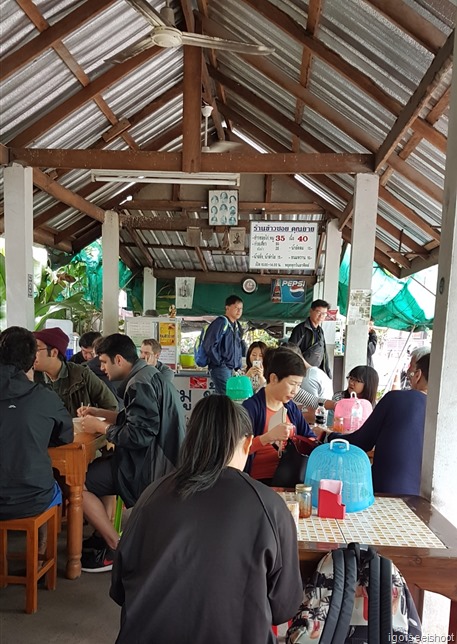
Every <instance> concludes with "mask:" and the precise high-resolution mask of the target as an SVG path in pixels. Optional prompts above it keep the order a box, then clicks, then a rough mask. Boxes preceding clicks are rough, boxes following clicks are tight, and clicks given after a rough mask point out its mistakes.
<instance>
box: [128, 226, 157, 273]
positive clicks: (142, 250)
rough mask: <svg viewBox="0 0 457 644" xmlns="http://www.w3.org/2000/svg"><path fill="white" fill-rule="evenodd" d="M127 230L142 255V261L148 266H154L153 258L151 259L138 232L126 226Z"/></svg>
mask: <svg viewBox="0 0 457 644" xmlns="http://www.w3.org/2000/svg"><path fill="white" fill-rule="evenodd" d="M128 232H129V234H130V236H131V237H132V239H133V241H134V242H135V244H136V246H137V247H138V250H139V251H140V253H141V255H142V256H143V258H144V261H145V262H146V266H149V268H154V260H153V259H152V256H151V253H150V252H149V251H148V249H147V247H146V246H145V244H144V241H143V240H142V239H141V237H140V235H139V233H138V232H137V231H136V230H134V229H133V228H128Z"/></svg>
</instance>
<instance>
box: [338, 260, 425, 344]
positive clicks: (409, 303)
mask: <svg viewBox="0 0 457 644" xmlns="http://www.w3.org/2000/svg"><path fill="white" fill-rule="evenodd" d="M349 262H350V253H349V250H346V253H345V255H344V258H343V261H342V262H341V266H340V276H339V285H338V306H339V308H340V312H341V313H342V314H343V315H346V314H347V302H348V290H349V273H350V266H349ZM413 286H414V283H413V277H407V278H403V279H398V278H396V277H394V276H393V275H390V274H388V273H387V272H386V271H385V270H384V269H383V268H381V267H380V266H378V264H376V263H373V277H372V280H371V290H372V296H371V297H372V299H371V312H372V316H373V320H374V324H375V325H376V326H384V327H389V328H390V329H398V330H400V331H409V330H411V329H412V328H413V327H414V328H416V329H420V328H421V327H427V328H432V327H433V317H431V318H427V316H426V314H425V312H424V310H423V308H422V307H421V306H420V305H419V302H418V301H417V299H416V298H415V297H414V295H413V294H412V292H411V291H412V288H413ZM414 290H415V291H417V292H418V296H419V293H421V295H420V297H423V298H425V297H426V296H427V294H426V292H425V290H422V291H421V290H420V289H417V287H416V288H415V289H414ZM424 304H425V300H424Z"/></svg>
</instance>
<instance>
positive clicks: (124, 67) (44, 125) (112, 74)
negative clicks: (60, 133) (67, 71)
mask: <svg viewBox="0 0 457 644" xmlns="http://www.w3.org/2000/svg"><path fill="white" fill-rule="evenodd" d="M162 52H163V49H162V48H161V47H151V48H150V49H147V50H145V51H143V52H141V54H137V55H136V56H134V57H133V58H130V59H129V60H126V61H124V62H123V63H119V64H118V65H114V66H113V67H112V68H111V69H109V70H108V71H107V72H105V73H104V74H101V75H100V76H98V77H97V78H96V79H95V80H93V81H92V82H91V83H89V85H87V86H86V87H83V88H82V89H81V90H80V91H79V92H77V93H76V94H74V95H73V96H70V97H69V98H67V99H66V100H65V101H63V103H60V105H57V107H55V108H54V109H52V110H51V111H50V112H48V113H47V114H45V115H44V116H42V117H41V118H39V119H38V120H37V121H35V122H34V123H32V124H31V125H29V127H27V128H26V129H25V130H23V131H22V132H21V133H20V134H18V135H16V136H15V137H14V138H13V139H12V140H11V141H10V143H9V145H10V146H12V147H21V146H24V145H29V144H30V143H32V142H33V141H35V139H37V138H38V137H40V136H41V135H42V134H44V133H45V132H47V131H48V130H49V129H51V128H52V127H54V126H55V125H57V123H60V122H61V121H63V120H64V119H66V118H67V117H68V116H69V115H70V114H73V112H75V111H76V110H78V109H80V108H81V107H82V106H83V105H85V104H86V103H88V102H89V101H91V100H92V99H94V97H96V96H97V94H100V93H102V92H104V91H105V90H106V89H108V88H109V87H111V86H112V85H114V84H115V83H117V82H118V81H119V80H120V79H121V78H123V77H124V76H127V75H128V74H129V73H130V72H132V71H133V70H135V69H136V68H137V67H139V66H140V65H143V64H144V63H145V62H147V61H148V60H150V59H151V58H154V56H157V55H159V54H160V53H162ZM50 167H53V164H50Z"/></svg>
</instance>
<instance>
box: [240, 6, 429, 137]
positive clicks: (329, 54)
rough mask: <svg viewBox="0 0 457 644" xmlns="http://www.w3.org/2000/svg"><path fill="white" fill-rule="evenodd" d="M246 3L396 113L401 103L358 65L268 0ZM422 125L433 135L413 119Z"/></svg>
mask: <svg viewBox="0 0 457 644" xmlns="http://www.w3.org/2000/svg"><path fill="white" fill-rule="evenodd" d="M243 1H244V2H245V3H246V4H247V5H249V6H250V7H252V8H253V9H255V10H256V11H258V13H259V14H260V15H262V16H263V17H264V18H265V19H266V20H270V21H271V22H273V23H274V24H275V26H276V27H279V28H280V29H282V30H283V31H284V32H285V33H286V34H287V35H288V36H290V37H291V38H293V39H294V40H296V41H297V42H298V43H300V44H301V45H302V46H303V47H306V48H307V49H309V51H311V53H312V54H313V55H315V56H318V57H319V58H320V59H321V60H323V61H324V62H326V63H327V65H329V66H330V67H332V68H333V69H335V71H337V72H338V73H339V74H341V75H342V76H343V77H345V78H347V80H348V81H349V82H350V83H353V84H354V85H356V86H357V87H359V88H360V89H361V90H362V91H363V92H365V93H366V94H367V95H368V96H371V97H372V98H373V99H374V100H375V101H377V102H378V103H380V104H381V105H382V106H383V107H384V108H385V109H386V110H388V111H390V112H392V113H393V114H395V115H397V116H398V115H399V114H400V113H401V111H402V110H403V105H402V104H401V103H400V101H398V100H397V99H395V98H394V97H393V96H391V95H390V94H388V93H387V92H386V91H384V90H383V89H382V88H381V87H379V86H378V85H376V83H375V82H374V81H373V80H372V79H371V78H370V77H369V76H368V75H366V74H364V73H363V72H361V71H360V70H359V69H357V68H356V67H354V66H353V65H351V64H350V63H348V62H347V61H346V60H345V59H344V58H343V57H342V56H340V55H339V54H337V53H336V52H335V51H333V50H332V49H330V47H327V46H326V45H324V43H322V42H321V41H319V40H318V39H317V38H314V37H313V36H311V34H309V33H308V32H307V31H306V30H304V29H303V28H302V27H301V25H299V24H298V23H296V22H295V21H294V20H293V19H292V18H291V17H290V16H289V15H288V14H287V13H285V12H284V11H281V9H279V8H278V7H276V6H275V5H274V4H272V3H271V2H265V0H243ZM419 124H420V125H421V126H422V128H423V136H424V137H425V138H427V139H428V138H429V137H432V138H435V133H436V130H435V129H434V128H433V127H432V126H431V125H430V124H429V123H427V122H426V121H423V120H421V119H417V121H416V123H415V124H414V128H415V129H416V127H417V126H418V125H419Z"/></svg>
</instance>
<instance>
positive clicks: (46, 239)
mask: <svg viewBox="0 0 457 644" xmlns="http://www.w3.org/2000/svg"><path fill="white" fill-rule="evenodd" d="M4 232H5V221H4V220H3V219H1V220H0V235H1V234H3V233H4ZM33 241H34V242H35V243H36V244H42V245H43V246H50V247H51V248H57V249H58V250H63V251H64V252H66V253H71V252H73V249H72V246H71V244H70V243H69V242H67V241H61V242H58V243H56V241H55V236H54V235H53V234H52V233H51V232H49V231H46V230H34V231H33Z"/></svg>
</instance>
